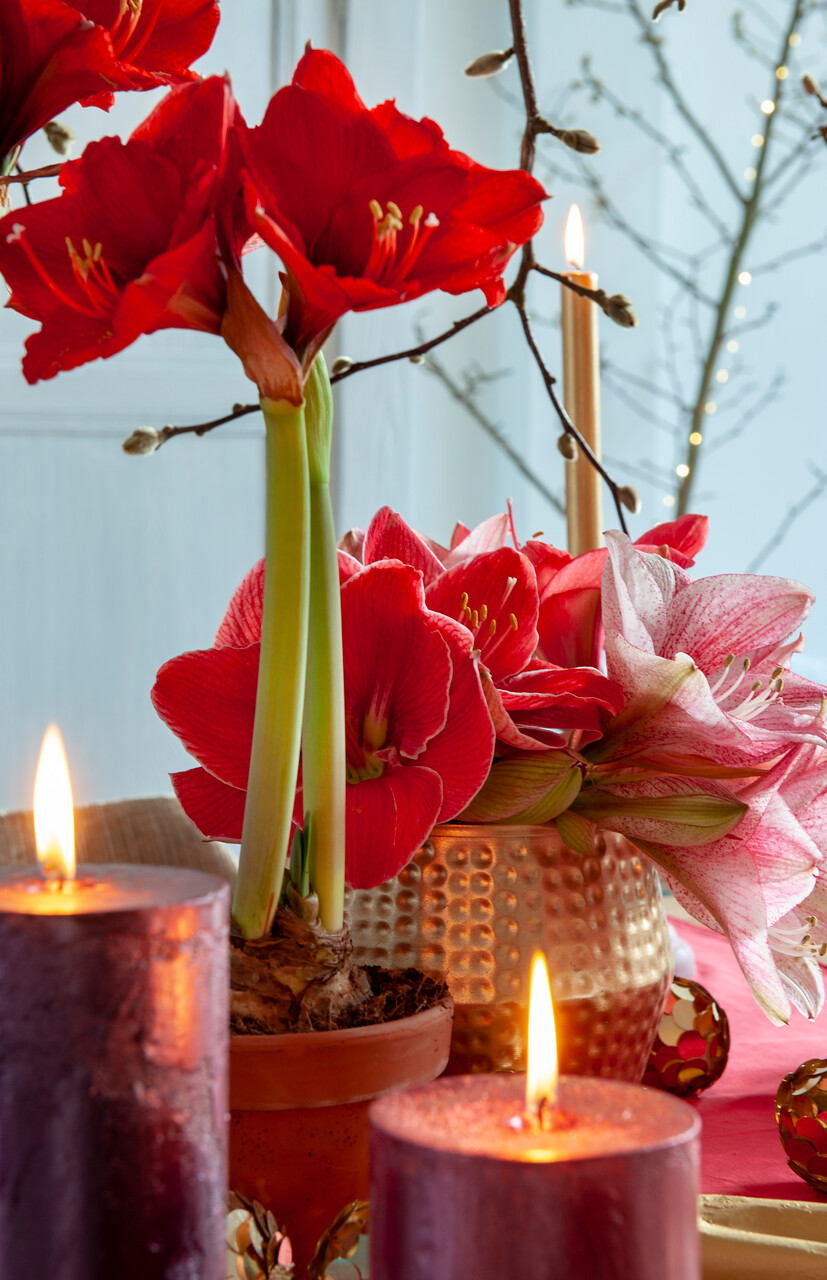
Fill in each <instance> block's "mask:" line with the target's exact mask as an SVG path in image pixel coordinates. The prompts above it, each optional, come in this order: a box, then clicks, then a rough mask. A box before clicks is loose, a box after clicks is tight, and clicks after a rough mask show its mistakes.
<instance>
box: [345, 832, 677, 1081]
mask: <svg viewBox="0 0 827 1280" xmlns="http://www.w3.org/2000/svg"><path fill="white" fill-rule="evenodd" d="M600 842H601V850H600V851H599V852H598V853H596V854H595V855H590V856H583V855H582V854H579V853H575V852H574V851H573V850H572V849H570V848H568V846H567V845H565V844H564V843H563V841H562V840H561V839H560V836H559V835H558V833H557V830H556V828H555V827H546V826H527V827H514V826H495V825H491V826H462V825H454V824H451V823H448V824H446V825H444V826H440V827H436V828H435V830H434V831H433V832H432V834H431V837H430V839H429V840H428V841H427V842H426V843H425V844H424V845H423V846H422V848H421V849H420V850H419V851H418V853H417V854H416V856H415V857H414V859H413V861H412V862H410V863H408V865H407V866H406V867H404V868H403V869H402V871H401V872H400V873H399V875H398V876H397V877H396V878H395V879H393V880H388V881H386V882H385V883H384V884H382V885H380V886H379V888H378V889H371V890H356V891H353V892H352V893H351V894H350V898H349V910H350V918H351V927H352V932H353V940H354V944H355V947H356V958H357V959H358V960H359V961H360V962H361V963H362V964H379V965H384V966H387V967H389V968H400V967H407V966H409V965H410V966H415V967H417V968H420V969H423V970H424V971H425V972H427V973H442V974H444V975H445V978H446V979H447V981H448V985H449V987H450V989H451V994H452V995H453V997H454V1002H455V1005H456V1011H455V1017H454V1034H453V1041H452V1046H451V1060H450V1063H449V1067H448V1070H449V1072H478V1071H514V1070H520V1069H523V1068H524V1067H525V1029H526V1006H527V1001H528V973H529V965H530V962H531V956H532V954H533V952H534V950H535V949H536V948H538V947H540V948H542V949H543V950H544V951H545V953H546V955H547V957H548V962H549V969H550V973H551V982H552V992H553V995H554V1008H555V1018H556V1022H557V1038H558V1044H559V1053H560V1062H561V1068H562V1070H563V1071H565V1072H568V1073H571V1074H576V1075H602V1076H609V1077H612V1078H614V1079H616V1080H632V1081H636V1080H640V1078H641V1076H642V1075H643V1071H644V1068H645V1066H646V1062H647V1059H648V1056H649V1050H650V1048H651V1045H652V1042H653V1040H654V1037H655V1032H656V1030H657V1027H658V1023H659V1021H660V1016H661V1012H662V1010H663V1005H664V1000H665V998H666V992H667V988H668V985H669V983H670V981H671V979H672V970H673V961H672V948H671V944H670V941H669V931H668V928H667V923H666V915H665V913H664V909H663V901H662V897H661V889H660V881H659V879H658V876H657V874H656V872H655V869H654V867H653V866H652V865H651V864H650V863H649V862H648V861H647V859H646V858H644V857H643V856H642V854H640V853H639V852H638V851H637V849H635V848H634V847H633V846H632V845H631V844H630V843H629V842H628V841H627V840H626V839H624V837H623V836H619V835H615V834H614V833H612V832H605V833H603V834H602V836H601V838H600Z"/></svg>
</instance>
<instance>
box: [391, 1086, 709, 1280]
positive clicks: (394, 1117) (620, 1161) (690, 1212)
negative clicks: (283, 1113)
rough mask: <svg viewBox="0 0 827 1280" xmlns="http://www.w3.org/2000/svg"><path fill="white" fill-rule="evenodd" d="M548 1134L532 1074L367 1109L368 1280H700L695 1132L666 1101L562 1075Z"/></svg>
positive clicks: (427, 1091) (694, 1124)
mask: <svg viewBox="0 0 827 1280" xmlns="http://www.w3.org/2000/svg"><path fill="white" fill-rule="evenodd" d="M559 1083H560V1088H559V1096H558V1110H557V1116H556V1120H555V1125H556V1127H554V1128H553V1129H552V1130H551V1131H550V1132H538V1131H535V1130H534V1129H532V1127H531V1126H527V1125H526V1124H525V1122H524V1121H523V1110H524V1107H525V1076H517V1075H497V1076H484V1075H479V1076H458V1077H454V1078H452V1079H443V1080H439V1081H436V1082H435V1083H434V1084H431V1085H423V1086H419V1087H417V1088H413V1089H406V1090H403V1091H401V1092H398V1093H393V1094H389V1095H387V1096H386V1097H383V1098H380V1099H379V1100H378V1101H377V1102H375V1103H374V1104H373V1106H372V1108H371V1114H370V1119H371V1228H370V1248H371V1266H370V1276H371V1280H503V1278H504V1277H506V1276H515V1277H519V1280H562V1278H563V1277H565V1280H699V1276H700V1262H699V1250H698V1231H697V1222H696V1218H697V1190H698V1188H697V1168H698V1151H699V1139H698V1135H699V1131H700V1121H699V1120H698V1117H697V1116H696V1114H695V1112H694V1111H693V1110H692V1108H691V1107H689V1106H687V1104H686V1103H684V1102H680V1101H678V1100H677V1099H676V1098H673V1097H671V1096H670V1095H668V1094H665V1093H660V1092H657V1091H654V1090H649V1089H642V1088H640V1087H639V1086H637V1085H629V1084H622V1083H619V1082H617V1081H613V1080H598V1079H584V1078H580V1077H578V1076H564V1077H562V1078H561V1080H560V1082H559Z"/></svg>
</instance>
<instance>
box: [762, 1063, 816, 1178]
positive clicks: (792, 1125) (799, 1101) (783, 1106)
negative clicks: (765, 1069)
mask: <svg viewBox="0 0 827 1280" xmlns="http://www.w3.org/2000/svg"><path fill="white" fill-rule="evenodd" d="M775 1118H776V1120H777V1121H778V1132H779V1134H780V1136H781V1142H782V1143H783V1146H784V1152H785V1154H786V1157H787V1164H788V1165H789V1166H790V1168H791V1169H792V1171H793V1173H797V1174H798V1176H799V1178H803V1179H804V1181H805V1182H807V1183H809V1185H810V1186H811V1187H812V1188H813V1190H814V1191H820V1192H821V1193H822V1195H827V1058H811V1059H810V1061H809V1062H802V1064H801V1066H800V1067H798V1068H797V1069H796V1070H795V1071H791V1072H790V1074H789V1075H788V1076H785V1077H784V1079H783V1080H782V1081H781V1084H780V1086H779V1089H778V1093H777V1094H776V1098H775Z"/></svg>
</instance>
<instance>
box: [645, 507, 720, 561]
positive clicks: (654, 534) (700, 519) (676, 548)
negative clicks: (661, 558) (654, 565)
mask: <svg viewBox="0 0 827 1280" xmlns="http://www.w3.org/2000/svg"><path fill="white" fill-rule="evenodd" d="M708 537H709V517H708V516H698V515H691V514H690V513H687V514H686V515H683V516H678V518H677V520H669V521H667V522H666V523H665V524H657V525H655V527H654V529H647V530H646V533H643V534H641V536H640V537H639V538H636V539H635V546H637V547H641V548H642V549H645V550H646V551H658V550H660V549H661V548H663V549H665V551H666V552H667V553H669V552H677V553H678V554H679V556H680V557H681V559H677V557H673V556H671V555H669V554H667V559H672V558H675V559H676V562H677V563H678V564H683V568H684V569H688V568H689V567H690V566H691V565H692V564H693V563H694V560H695V556H697V555H698V553H699V552H700V551H703V549H704V547H705V546H706V540H707V538H708ZM661 554H663V552H661ZM684 562H685V563H684Z"/></svg>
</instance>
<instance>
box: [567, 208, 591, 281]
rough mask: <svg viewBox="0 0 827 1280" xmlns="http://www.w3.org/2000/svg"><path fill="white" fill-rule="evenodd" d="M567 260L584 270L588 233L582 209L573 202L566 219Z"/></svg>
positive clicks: (579, 269)
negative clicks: (584, 227) (584, 226)
mask: <svg viewBox="0 0 827 1280" xmlns="http://www.w3.org/2000/svg"><path fill="white" fill-rule="evenodd" d="M566 262H567V263H568V264H569V266H570V267H575V268H576V269H577V270H578V271H582V270H583V267H584V266H585V263H586V233H585V231H584V230H583V218H582V216H581V213H580V209H579V207H578V206H577V205H576V204H573V205H572V206H571V208H570V209H569V216H568V219H567V220H566Z"/></svg>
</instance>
